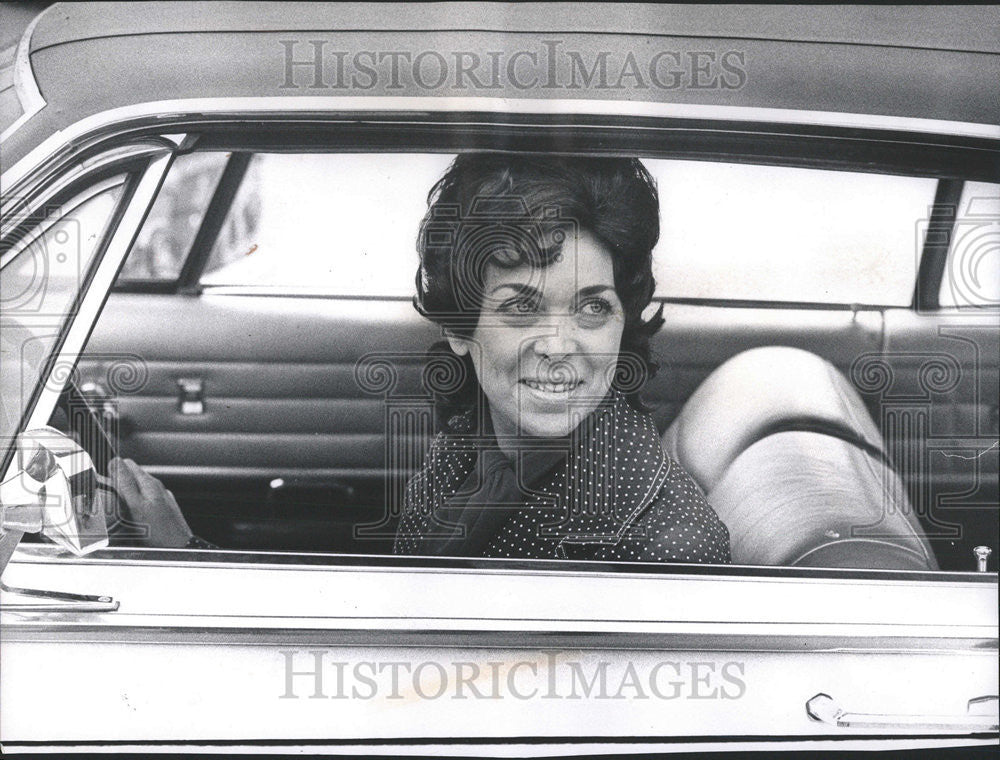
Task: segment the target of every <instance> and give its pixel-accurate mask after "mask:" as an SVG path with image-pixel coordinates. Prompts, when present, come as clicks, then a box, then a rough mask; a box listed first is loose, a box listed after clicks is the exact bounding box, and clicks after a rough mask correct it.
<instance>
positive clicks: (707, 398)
mask: <svg viewBox="0 0 1000 760" xmlns="http://www.w3.org/2000/svg"><path fill="white" fill-rule="evenodd" d="M785 430H809V431H814V432H820V433H826V434H827V435H831V436H834V437H837V438H842V439H844V440H846V441H851V442H853V443H855V444H857V445H859V446H860V447H862V448H864V449H867V450H869V451H870V452H872V453H873V454H875V455H876V456H885V451H884V443H883V440H882V436H881V434H880V433H879V431H878V428H877V427H875V424H874V423H873V422H872V419H871V416H870V415H869V413H868V410H867V409H866V408H865V406H864V403H863V402H862V401H861V397H860V396H859V395H858V393H857V391H855V390H854V388H853V387H852V386H851V385H850V383H849V382H848V381H847V380H846V378H844V376H843V375H842V374H841V373H840V372H839V371H838V370H837V368H836V367H834V366H833V365H832V364H830V362H828V361H826V360H825V359H822V358H821V357H819V356H816V355H815V354H811V353H809V352H808V351H803V350H801V349H798V348H788V347H785V346H767V347H764V348H755V349H751V350H749V351H744V352H743V353H741V354H737V355H736V356H734V357H733V358H731V359H729V360H728V361H726V362H725V363H724V364H722V365H721V366H719V367H718V368H717V369H716V370H715V371H714V372H712V374H710V375H709V376H708V377H707V378H706V379H705V380H704V382H702V384H701V385H700V386H699V387H698V389H697V390H696V391H695V392H694V394H692V396H691V398H690V399H688V401H687V403H686V404H685V405H684V408H683V409H682V410H681V413H680V414H679V415H678V417H677V419H676V420H674V422H673V424H672V425H671V426H670V427H669V428H668V429H667V432H666V433H665V434H664V436H663V445H664V448H665V449H666V451H667V453H668V454H670V455H671V456H672V457H673V458H674V459H676V460H677V461H678V462H680V463H681V465H682V466H683V467H684V469H686V470H687V471H688V472H689V473H690V474H691V476H692V477H693V478H694V479H695V480H696V481H697V482H698V485H700V486H701V487H702V490H704V491H705V492H708V491H711V490H712V489H713V488H714V487H715V485H716V483H718V482H719V479H720V478H721V477H722V476H723V473H725V471H726V468H727V467H729V465H730V464H731V463H732V462H733V461H734V460H735V459H736V457H738V456H739V455H740V454H741V453H742V452H743V451H745V450H746V449H747V448H748V447H749V446H750V445H752V444H753V443H754V442H756V441H759V440H761V439H762V438H765V437H767V436H768V435H771V434H773V433H776V432H780V431H785Z"/></svg>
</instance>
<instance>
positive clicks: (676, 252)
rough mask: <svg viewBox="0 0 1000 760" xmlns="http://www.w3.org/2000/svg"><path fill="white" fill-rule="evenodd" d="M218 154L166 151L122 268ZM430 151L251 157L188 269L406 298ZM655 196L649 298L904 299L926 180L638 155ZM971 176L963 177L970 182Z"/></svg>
mask: <svg viewBox="0 0 1000 760" xmlns="http://www.w3.org/2000/svg"><path fill="white" fill-rule="evenodd" d="M227 157H228V154H221V153H214V154H192V155H189V156H185V157H182V158H179V159H178V160H177V162H176V164H175V167H174V168H173V170H172V172H171V175H170V177H169V178H168V181H167V183H165V186H164V189H163V191H161V193H160V197H159V198H158V199H157V203H156V206H155V207H154V209H153V212H152V214H151V217H150V222H149V223H148V224H147V225H146V227H145V228H144V230H143V232H142V235H141V236H140V238H139V240H138V241H137V242H136V245H135V247H134V250H133V253H132V255H131V257H130V260H129V262H128V264H127V266H126V269H125V271H124V272H123V274H122V278H123V280H127V279H131V278H154V279H155V278H167V279H173V278H176V276H177V275H178V273H179V272H180V267H181V264H182V261H183V257H184V255H185V254H186V253H187V250H188V249H189V247H190V245H191V241H192V239H193V238H194V235H195V233H196V231H197V228H198V226H199V225H200V223H201V220H202V218H203V215H204V211H205V207H206V206H207V204H208V202H209V200H210V196H211V191H212V190H214V189H215V186H216V183H217V181H218V176H219V173H220V172H221V170H222V167H223V165H224V162H225V160H226V158H227ZM452 158H453V156H451V155H433V154H409V155H399V154H321V155H293V154H257V155H255V156H253V158H252V159H251V161H250V163H249V166H248V168H247V171H246V174H245V176H244V178H243V181H242V183H241V185H240V187H239V190H238V192H237V193H236V195H235V197H234V198H233V199H232V202H231V204H230V205H229V207H228V212H227V214H226V217H225V221H224V222H223V224H222V228H221V230H220V232H219V234H218V236H217V237H216V239H215V243H214V245H213V247H212V249H211V252H210V255H209V258H208V263H207V265H206V266H205V268H204V272H203V274H202V277H201V284H202V285H203V286H209V287H211V286H243V287H245V286H266V287H269V288H283V289H306V290H311V291H322V292H324V293H328V294H331V295H342V296H369V297H370V296H382V297H387V296H389V297H409V296H411V295H412V293H413V270H414V267H415V261H416V259H415V254H414V241H415V231H416V229H417V225H418V223H419V221H420V218H421V217H422V215H423V213H424V210H425V208H426V197H427V191H428V190H429V188H430V187H431V185H432V184H433V183H434V181H435V179H436V178H438V177H440V176H441V174H442V173H443V171H444V169H445V167H446V166H447V165H448V163H449V162H450V161H451V159H452ZM645 164H646V166H647V167H648V168H649V170H650V172H651V173H652V174H653V176H654V177H655V179H656V181H657V186H658V189H659V193H660V199H661V209H662V211H661V214H662V219H661V235H660V242H659V244H658V245H657V247H656V250H655V252H654V266H655V276H656V281H657V289H656V296H657V297H660V298H680V299H708V300H723V301H753V302H765V303H767V302H785V303H787V302H799V303H815V304H860V305H866V304H867V305H878V306H907V305H909V303H910V302H911V300H912V297H913V290H914V287H915V282H916V276H917V268H918V264H919V257H920V253H921V247H922V243H923V241H922V238H921V237H920V235H919V234H918V229H920V227H919V225H920V223H921V222H922V221H924V220H926V218H927V214H928V209H929V207H930V206H931V204H932V203H933V200H934V193H935V189H936V180H934V179H930V178H921V177H901V176H892V175H886V174H864V173H859V172H846V171H827V170H818V169H805V168H797V167H778V166H757V165H751V164H734V163H719V162H708V161H679V160H657V159H647V160H646V161H645ZM970 187H971V185H970Z"/></svg>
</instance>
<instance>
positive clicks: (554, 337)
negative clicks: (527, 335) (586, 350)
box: [532, 319, 579, 361]
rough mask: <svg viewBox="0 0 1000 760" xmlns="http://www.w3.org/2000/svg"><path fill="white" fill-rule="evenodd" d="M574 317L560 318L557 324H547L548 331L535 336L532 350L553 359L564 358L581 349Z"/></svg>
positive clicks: (538, 354) (540, 355)
mask: <svg viewBox="0 0 1000 760" xmlns="http://www.w3.org/2000/svg"><path fill="white" fill-rule="evenodd" d="M574 327H575V325H574V323H573V320H572V319H560V320H558V322H557V323H556V324H552V323H550V324H549V325H547V329H546V332H545V333H544V334H541V335H537V336H535V338H534V339H533V343H532V350H533V351H534V352H535V354H536V355H537V356H539V357H545V358H547V359H549V360H551V361H556V360H558V359H563V358H565V357H566V356H568V355H569V354H572V353H577V352H578V351H579V346H578V344H577V343H578V342H577V339H576V331H575V330H574Z"/></svg>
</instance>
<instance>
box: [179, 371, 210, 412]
mask: <svg viewBox="0 0 1000 760" xmlns="http://www.w3.org/2000/svg"><path fill="white" fill-rule="evenodd" d="M177 389H178V396H177V409H178V410H179V411H180V413H181V414H204V413H205V387H204V383H202V381H201V378H200V377H182V378H180V379H179V380H178V381H177Z"/></svg>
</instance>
